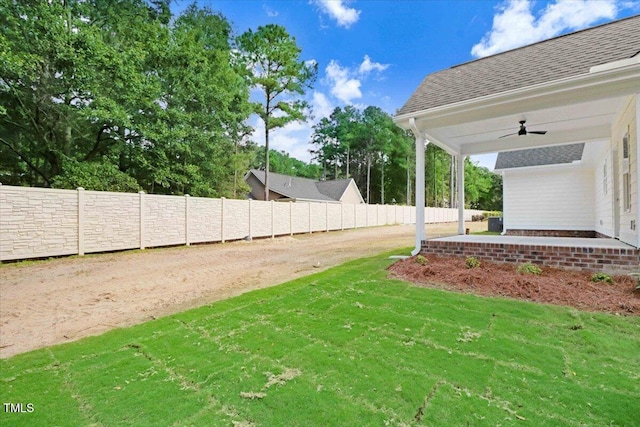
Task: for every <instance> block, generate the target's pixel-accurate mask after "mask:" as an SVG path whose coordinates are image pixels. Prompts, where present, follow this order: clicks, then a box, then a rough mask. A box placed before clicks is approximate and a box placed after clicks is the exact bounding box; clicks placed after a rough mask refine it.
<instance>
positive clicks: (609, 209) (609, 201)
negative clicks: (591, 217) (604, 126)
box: [594, 146, 614, 237]
mask: <svg viewBox="0 0 640 427" xmlns="http://www.w3.org/2000/svg"><path fill="white" fill-rule="evenodd" d="M600 159H602V160H600V161H599V162H598V163H597V165H596V167H595V170H594V191H595V201H594V208H595V227H594V230H595V231H597V232H598V233H602V234H604V235H606V236H611V237H613V234H614V225H613V179H614V176H613V163H612V162H611V151H610V150H609V147H608V146H607V147H606V148H605V149H604V150H603V151H602V152H601V155H600ZM605 165H606V173H607V177H606V179H605V177H604V173H605ZM605 181H606V188H605Z"/></svg>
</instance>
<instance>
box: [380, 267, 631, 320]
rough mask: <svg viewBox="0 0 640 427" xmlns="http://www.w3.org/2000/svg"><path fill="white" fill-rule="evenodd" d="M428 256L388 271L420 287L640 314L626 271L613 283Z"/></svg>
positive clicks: (552, 270) (571, 273) (582, 274)
mask: <svg viewBox="0 0 640 427" xmlns="http://www.w3.org/2000/svg"><path fill="white" fill-rule="evenodd" d="M426 258H427V260H428V261H427V263H426V265H421V264H419V263H417V262H416V261H415V259H414V258H409V259H406V260H403V261H399V262H397V263H395V264H393V265H392V266H390V267H389V271H390V272H391V273H392V275H393V276H395V277H397V278H400V279H403V280H407V281H410V282H413V283H416V284H418V285H420V286H427V287H436V288H442V289H447V290H452V291H457V292H467V293H474V294H476V295H483V296H499V297H507V298H515V299H520V300H526V301H533V302H539V303H546V304H556V305H564V306H570V307H575V308H578V309H580V310H583V311H603V312H607V313H616V314H625V315H634V316H640V292H638V291H635V290H634V289H635V280H633V279H632V278H631V277H629V276H613V277H612V279H613V282H614V283H603V282H593V281H592V280H591V276H592V274H593V273H588V272H582V271H566V270H560V269H557V268H550V267H543V268H542V274H540V275H539V276H537V275H533V274H522V273H518V272H517V271H516V266H514V265H513V264H496V263H492V262H484V261H483V262H481V265H480V266H479V267H476V268H467V267H466V264H465V258H462V257H461V258H452V257H436V256H427V257H426Z"/></svg>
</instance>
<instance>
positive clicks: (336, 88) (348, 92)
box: [325, 60, 362, 104]
mask: <svg viewBox="0 0 640 427" xmlns="http://www.w3.org/2000/svg"><path fill="white" fill-rule="evenodd" d="M325 74H326V76H327V81H328V82H329V84H330V85H331V94H332V95H333V96H335V97H336V98H338V99H339V100H341V101H342V102H344V103H345V104H350V103H351V102H352V101H353V100H354V99H358V98H362V92H360V85H361V83H360V80H358V79H354V78H351V77H350V74H351V72H350V71H349V69H348V68H347V67H341V66H340V64H339V63H338V61H335V60H331V62H329V65H327V68H326V69H325Z"/></svg>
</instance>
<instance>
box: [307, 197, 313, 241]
mask: <svg viewBox="0 0 640 427" xmlns="http://www.w3.org/2000/svg"><path fill="white" fill-rule="evenodd" d="M307 206H309V234H311V233H313V227H312V226H311V203H310V202H307Z"/></svg>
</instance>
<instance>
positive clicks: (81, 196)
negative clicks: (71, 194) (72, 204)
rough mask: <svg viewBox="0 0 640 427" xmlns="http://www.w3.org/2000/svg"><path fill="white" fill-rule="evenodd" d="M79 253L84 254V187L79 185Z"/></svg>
mask: <svg viewBox="0 0 640 427" xmlns="http://www.w3.org/2000/svg"><path fill="white" fill-rule="evenodd" d="M77 190H78V255H84V188H82V187H78V188H77Z"/></svg>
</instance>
